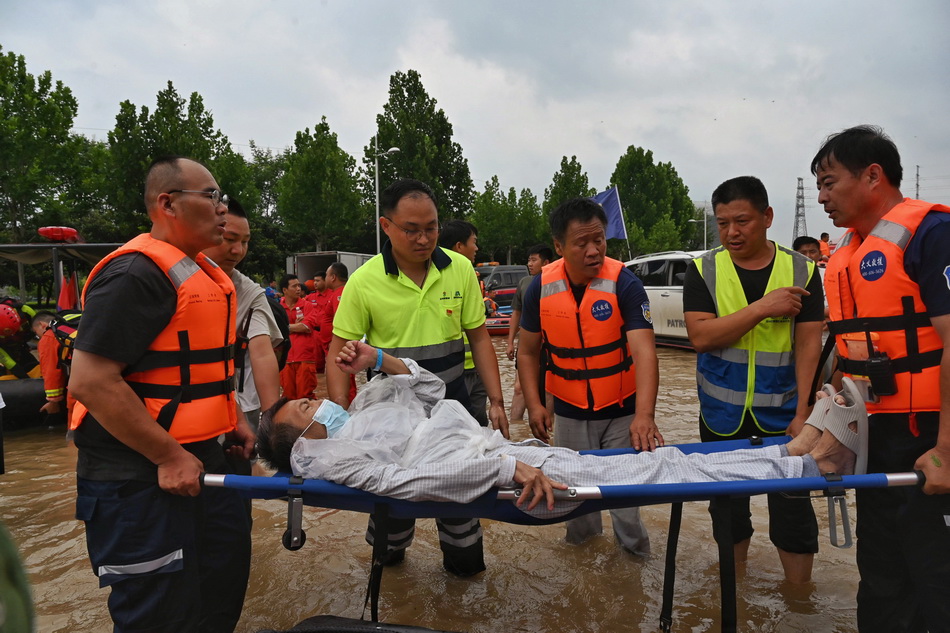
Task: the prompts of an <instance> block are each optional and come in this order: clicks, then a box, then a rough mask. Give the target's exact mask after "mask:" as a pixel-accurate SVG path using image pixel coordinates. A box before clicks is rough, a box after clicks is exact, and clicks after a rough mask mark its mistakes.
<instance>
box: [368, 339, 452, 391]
mask: <svg viewBox="0 0 950 633" xmlns="http://www.w3.org/2000/svg"><path fill="white" fill-rule="evenodd" d="M383 351H384V352H386V353H387V354H389V355H390V356H395V357H396V358H411V359H413V360H414V361H416V362H417V363H419V366H420V367H423V368H425V369H427V370H429V371H431V372H432V373H433V374H435V375H436V376H438V377H439V378H441V379H442V382H444V383H446V384H448V383H450V382H452V381H453V380H456V379H457V378H459V377H460V376H461V375H462V371H463V366H464V362H465V345H464V344H463V343H462V339H460V338H457V339H455V340H454V341H446V342H445V343H435V344H433V345H418V346H416V347H387V348H383Z"/></svg>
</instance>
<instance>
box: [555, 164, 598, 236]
mask: <svg viewBox="0 0 950 633" xmlns="http://www.w3.org/2000/svg"><path fill="white" fill-rule="evenodd" d="M595 193H597V190H596V189H593V188H591V186H590V182H588V180H587V172H586V171H584V168H583V167H581V164H580V163H579V162H578V161H577V156H571V159H570V160H568V158H567V156H563V157H561V168H560V169H559V170H558V171H556V172H555V173H554V178H553V179H552V180H551V184H550V186H548V187H547V188H545V190H544V202H543V203H541V215H542V216H543V219H544V222H545V223H547V218H548V214H550V213H551V211H553V210H554V209H555V208H556V207H557V206H558V205H559V204H561V203H562V202H564V201H566V200H570V199H571V198H576V197H578V196H593V195H594V194H595Z"/></svg>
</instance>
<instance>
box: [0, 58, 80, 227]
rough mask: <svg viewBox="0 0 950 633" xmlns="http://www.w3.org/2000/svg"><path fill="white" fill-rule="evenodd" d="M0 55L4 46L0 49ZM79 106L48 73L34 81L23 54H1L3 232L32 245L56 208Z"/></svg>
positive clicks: (0, 200)
mask: <svg viewBox="0 0 950 633" xmlns="http://www.w3.org/2000/svg"><path fill="white" fill-rule="evenodd" d="M0 51H2V47H0ZM77 109H78V104H77V103H76V99H75V98H74V97H73V94H72V91H71V90H70V89H69V88H67V87H66V86H64V85H63V83H62V82H61V81H56V82H54V81H53V78H52V75H51V74H50V72H49V71H48V70H47V71H45V72H43V73H41V74H40V75H38V76H36V77H34V76H33V75H31V74H30V73H29V72H28V71H27V68H26V60H25V59H24V58H23V56H22V55H15V54H14V53H12V52H8V53H6V54H5V55H0V174H2V175H3V177H2V178H0V219H2V221H0V225H2V227H0V231H2V235H3V237H4V239H5V240H9V241H13V242H23V241H29V240H31V239H32V238H33V235H35V234H34V233H33V229H35V228H36V227H37V225H38V224H39V221H40V220H41V219H42V218H43V211H44V210H45V209H48V208H50V207H51V205H53V204H54V203H55V202H56V200H57V197H58V194H59V192H60V187H61V185H62V181H63V178H64V175H65V174H67V173H69V170H70V169H69V168H70V165H68V162H69V158H70V155H69V152H68V151H67V146H68V144H69V140H70V133H69V130H70V128H71V127H72V124H73V119H74V118H75V117H76V112H77Z"/></svg>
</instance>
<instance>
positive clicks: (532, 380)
mask: <svg viewBox="0 0 950 633" xmlns="http://www.w3.org/2000/svg"><path fill="white" fill-rule="evenodd" d="M518 378H520V379H521V393H522V394H523V395H524V402H525V408H527V410H528V425H529V426H530V427H531V433H532V434H533V435H534V436H535V437H536V438H538V439H539V440H541V441H543V442H550V441H551V427H552V426H553V425H554V422H553V420H551V416H550V415H549V414H548V410H547V407H545V405H544V403H543V402H541V396H540V395H539V394H538V390H539V388H540V382H541V333H540V332H529V331H528V330H521V333H520V334H519V337H518Z"/></svg>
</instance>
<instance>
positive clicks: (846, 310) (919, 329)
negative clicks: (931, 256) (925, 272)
mask: <svg viewBox="0 0 950 633" xmlns="http://www.w3.org/2000/svg"><path fill="white" fill-rule="evenodd" d="M930 211H940V212H943V213H950V207H945V206H943V205H935V204H931V203H929V202H923V201H921V200H912V199H910V198H905V199H904V201H903V202H902V203H900V204H898V205H897V206H895V207H894V208H893V209H891V210H890V211H888V212H887V214H886V215H885V216H884V217H883V218H881V220H880V221H879V222H878V223H877V225H876V226H875V227H874V229H873V230H872V231H871V233H870V234H869V235H868V236H867V238H866V239H864V240H862V239H861V236H860V235H858V234H857V233H856V232H855V231H854V229H851V230H850V231H848V232H847V233H846V234H845V235H844V237H843V238H842V239H841V241H840V242H839V244H838V247H837V248H836V249H835V252H834V254H833V255H832V256H831V259H830V260H829V262H828V268H827V270H826V272H825V292H826V295H827V297H828V311H829V315H830V317H831V322H830V323H829V325H828V328H829V331H830V332H831V333H832V334H835V335H836V336H837V341H836V342H837V346H838V353H839V355H840V358H841V360H840V364H839V367H840V368H841V370H842V371H843V372H844V373H845V374H847V375H849V376H850V375H857V376H867V375H869V371H872V372H873V369H870V368H869V363H868V361H867V360H866V359H868V358H869V356H875V355H877V356H880V355H882V354H886V355H887V357H888V359H889V361H890V369H891V371H892V372H893V375H894V381H895V384H896V393H895V394H894V395H879V399H880V401H879V402H868V403H867V408H868V411H869V412H871V413H886V412H890V413H906V412H912V411H939V410H940V359H941V356H942V354H943V345H942V342H941V339H940V336H939V335H938V334H937V332H936V330H934V328H933V326H932V325H931V323H930V318H929V317H928V316H927V307H926V306H925V305H924V303H923V301H922V300H921V297H920V288H919V287H918V285H917V284H916V283H914V281H913V280H911V279H910V277H908V276H907V272H906V271H905V270H904V249H905V248H906V247H907V244H908V243H909V242H910V240H911V238H913V237H914V234H915V233H916V231H917V227H918V226H920V223H921V221H922V220H923V219H924V216H926V215H927V213H929V212H930ZM869 340H870V342H868V341H869ZM869 346H870V347H871V348H872V349H871V350H870V353H869V350H868V347H869Z"/></svg>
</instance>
